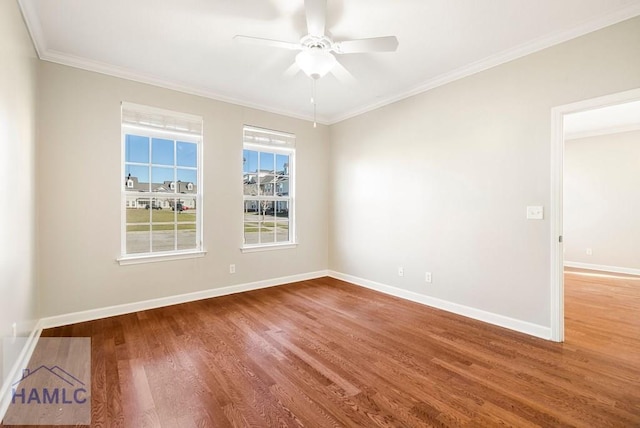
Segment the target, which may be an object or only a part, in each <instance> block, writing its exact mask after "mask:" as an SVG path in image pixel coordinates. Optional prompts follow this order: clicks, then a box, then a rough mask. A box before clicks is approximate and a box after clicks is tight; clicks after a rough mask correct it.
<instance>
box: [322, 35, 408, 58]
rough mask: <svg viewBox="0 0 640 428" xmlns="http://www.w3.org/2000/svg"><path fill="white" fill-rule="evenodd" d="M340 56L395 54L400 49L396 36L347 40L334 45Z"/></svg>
mask: <svg viewBox="0 0 640 428" xmlns="http://www.w3.org/2000/svg"><path fill="white" fill-rule="evenodd" d="M333 46H334V51H335V52H336V53H339V54H345V53H360V52H393V51H395V50H396V49H398V39H397V38H396V36H386V37H374V38H371V39H359V40H346V41H344V42H336V43H334V44H333Z"/></svg>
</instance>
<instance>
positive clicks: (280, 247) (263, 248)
mask: <svg viewBox="0 0 640 428" xmlns="http://www.w3.org/2000/svg"><path fill="white" fill-rule="evenodd" d="M297 246H298V244H295V243H293V244H292V243H290V242H288V243H286V244H272V245H256V246H251V247H249V246H247V247H241V248H240V251H242V252H243V253H257V252H259V251H273V250H287V249H290V248H296V247H297Z"/></svg>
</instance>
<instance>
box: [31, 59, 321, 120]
mask: <svg viewBox="0 0 640 428" xmlns="http://www.w3.org/2000/svg"><path fill="white" fill-rule="evenodd" d="M40 59H41V60H43V61H48V62H53V63H56V64H61V65H66V66H69V67H74V68H80V69H82V70H86V71H92V72H95V73H100V74H105V75H107V76H113V77H118V78H121V79H126V80H131V81H134V82H139V83H145V84H148V85H153V86H158V87H160V88H164V89H171V90H173V91H178V92H182V93H185V94H190V95H197V96H200V97H204V98H209V99H212V100H216V101H222V102H225V103H229V104H235V105H238V106H241V107H248V108H252V109H256V110H261V111H265V112H268V113H274V114H279V115H282V116H288V117H292V118H295V119H301V120H305V121H308V122H313V116H308V115H303V114H300V113H297V112H293V111H289V110H285V109H278V108H274V107H272V106H268V105H263V104H258V103H252V102H248V101H245V100H241V99H237V98H233V97H228V96H224V95H220V94H218V93H216V92H214V91H211V90H209V89H206V88H203V87H199V86H193V85H188V84H186V83H183V82H180V81H177V80H172V79H164V78H161V77H158V76H155V75H153V74H147V73H140V72H137V71H133V70H130V69H128V68H125V67H119V66H116V65H112V64H107V63H104V62H100V61H95V60H90V59H86V58H81V57H77V56H74V55H69V54H66V53H62V52H58V51H55V50H51V49H50V50H47V51H46V52H45V53H43V54H41V55H40ZM316 122H317V123H319V124H322V125H328V124H329V121H328V120H327V118H325V117H322V116H319V117H317V118H316Z"/></svg>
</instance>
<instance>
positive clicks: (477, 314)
mask: <svg viewBox="0 0 640 428" xmlns="http://www.w3.org/2000/svg"><path fill="white" fill-rule="evenodd" d="M329 276H330V277H332V278H336V279H340V280H343V281H347V282H350V283H352V284H355V285H359V286H361V287H365V288H369V289H372V290H376V291H380V292H382V293H385V294H390V295H392V296H395V297H400V298H402V299H406V300H410V301H412V302H416V303H421V304H423V305H427V306H431V307H434V308H438V309H442V310H445V311H447V312H452V313H454V314H458V315H462V316H465V317H467V318H473V319H476V320H479V321H483V322H486V323H489V324H494V325H497V326H500V327H504V328H508V329H510V330H515V331H518V332H521V333H525V334H528V335H530V336H535V337H539V338H542V339H546V340H550V339H551V328H550V327H545V326H542V325H538V324H533V323H530V322H527V321H522V320H517V319H515V318H510V317H506V316H504V315H499V314H494V313H492V312H487V311H483V310H481V309H476V308H472V307H469V306H464V305H460V304H458V303H453V302H449V301H446V300H442V299H437V298H435V297H431V296H426V295H424V294H419V293H415V292H413V291H407V290H403V289H401V288H397V287H392V286H390V285H385V284H381V283H379V282H375V281H370V280H368V279H363V278H359V277H356V276H352V275H347V274H344V273H340V272H335V271H329Z"/></svg>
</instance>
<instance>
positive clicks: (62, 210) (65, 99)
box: [37, 62, 328, 316]
mask: <svg viewBox="0 0 640 428" xmlns="http://www.w3.org/2000/svg"><path fill="white" fill-rule="evenodd" d="M39 79H40V80H39V84H40V87H39V90H40V93H39V97H38V101H39V105H40V111H41V116H40V118H39V122H38V124H39V127H38V129H39V138H38V157H37V165H38V171H39V175H38V183H37V187H38V204H39V206H40V210H39V219H38V236H39V238H40V245H39V247H38V256H39V263H38V266H39V269H38V273H39V276H38V279H39V284H40V286H41V289H42V293H41V294H40V297H41V304H42V310H43V316H52V315H58V314H66V313H71V312H76V311H82V310H88V309H94V308H102V307H105V306H110V305H118V304H125V303H131V302H137V301H142V300H148V299H154V298H160V297H166V296H173V295H177V294H183V293H189V292H194V291H200V290H206V289H212V288H219V287H223V286H228V285H234V284H244V283H249V282H253V281H260V280H266V279H272V278H279V277H284V276H289V275H294V274H301V273H308V272H314V271H318V270H325V269H326V268H327V263H328V262H327V249H328V244H327V240H328V230H327V227H328V222H327V219H326V209H327V208H326V207H327V202H328V193H327V192H328V185H327V179H326V176H327V164H328V145H327V143H326V140H327V133H328V131H327V128H326V127H325V126H319V127H318V128H316V129H314V128H313V126H312V124H311V123H310V122H305V121H301V120H297V119H292V118H287V117H283V116H279V115H275V114H270V113H266V112H261V111H257V110H252V109H248V108H243V107H240V106H236V105H231V104H227V103H223V102H217V101H213V100H210V99H206V98H201V97H197V96H192V95H187V94H183V93H179V92H175V91H171V90H166V89H161V88H158V87H154V86H150V85H145V84H140V83H136V82H132V81H127V80H123V79H118V78H114V77H109V76H105V75H101V74H97V73H92V72H87V71H83V70H79V69H74V68H70V67H66V66H61V65H57V64H52V63H49V62H41V64H40V73H39ZM121 101H130V102H133V103H138V104H144V105H150V106H154V107H160V108H165V109H169V110H175V111H181V112H185V113H191V114H197V115H201V116H203V117H204V137H205V138H204V146H203V152H204V155H203V162H204V163H203V168H204V239H205V241H204V242H205V248H206V250H207V251H208V254H207V255H206V256H205V257H203V258H198V259H189V260H180V261H169V262H160V263H149V264H141V265H132V266H120V265H119V264H118V263H117V262H116V258H117V257H118V256H119V251H120V185H119V183H120V182H121V177H120V174H121V165H120V155H121V154H120V151H121V142H120V102H121ZM243 124H250V125H256V126H260V127H265V128H271V129H276V130H280V131H286V132H292V133H294V134H296V135H297V142H296V144H297V153H296V162H297V177H296V178H297V182H296V192H297V205H296V215H297V235H298V238H299V242H300V245H299V246H298V247H297V248H296V249H287V250H277V251H266V252H259V253H250V254H241V252H240V246H241V243H242V230H243V226H242V220H243V218H242V180H241V176H242V125H243ZM230 263H234V264H235V265H236V272H237V273H236V274H234V275H231V274H229V264H230Z"/></svg>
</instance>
